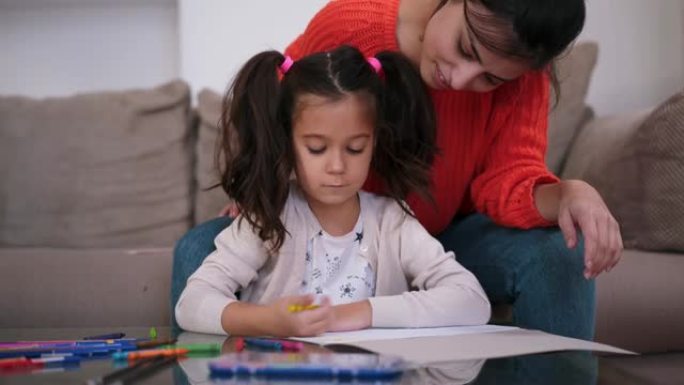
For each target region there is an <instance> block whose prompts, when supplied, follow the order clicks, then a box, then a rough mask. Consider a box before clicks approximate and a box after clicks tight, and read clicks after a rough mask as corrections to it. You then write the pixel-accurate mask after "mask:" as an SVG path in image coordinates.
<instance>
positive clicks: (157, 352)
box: [112, 349, 188, 360]
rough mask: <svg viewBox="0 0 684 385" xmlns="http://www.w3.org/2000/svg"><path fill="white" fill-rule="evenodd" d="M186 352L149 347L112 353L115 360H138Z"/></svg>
mask: <svg viewBox="0 0 684 385" xmlns="http://www.w3.org/2000/svg"><path fill="white" fill-rule="evenodd" d="M186 354H188V349H151V350H140V351H137V352H117V353H114V354H112V358H113V359H115V360H138V359H141V358H156V357H176V356H184V355H186Z"/></svg>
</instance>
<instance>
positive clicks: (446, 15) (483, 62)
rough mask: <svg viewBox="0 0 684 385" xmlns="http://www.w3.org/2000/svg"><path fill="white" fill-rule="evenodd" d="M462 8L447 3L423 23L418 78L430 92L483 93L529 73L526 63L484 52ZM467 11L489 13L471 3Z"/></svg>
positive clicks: (461, 2) (457, 2)
mask: <svg viewBox="0 0 684 385" xmlns="http://www.w3.org/2000/svg"><path fill="white" fill-rule="evenodd" d="M465 7H466V5H465V2H463V1H451V0H450V1H447V3H446V4H445V5H444V6H443V7H442V8H440V9H439V10H438V11H437V12H436V13H435V14H434V15H433V16H432V18H431V19H430V21H428V23H427V26H426V28H425V33H424V35H423V47H422V52H421V57H420V75H421V77H422V78H423V80H424V81H425V82H426V83H427V85H428V86H429V87H430V88H433V89H454V90H466V91H476V92H487V91H491V90H493V89H495V88H496V87H498V86H500V85H501V84H503V83H506V82H508V81H511V80H513V79H516V78H518V77H519V76H520V75H522V74H524V73H525V72H527V71H528V70H530V66H529V65H528V64H527V63H524V62H522V61H520V60H516V59H512V58H507V57H503V56H500V55H497V54H496V53H494V52H492V51H490V50H488V49H486V48H484V47H483V46H482V45H481V44H480V43H479V42H478V41H477V40H476V39H475V36H474V35H473V32H472V31H471V30H470V28H469V27H468V23H466V18H465V13H464V11H465ZM467 7H468V8H469V9H476V10H477V12H478V13H485V14H487V13H489V12H490V11H489V10H487V9H486V8H485V7H484V6H482V5H480V4H478V3H474V2H472V1H469V2H468V4H467ZM501 33H513V32H512V31H510V32H507V31H505V30H502V31H501Z"/></svg>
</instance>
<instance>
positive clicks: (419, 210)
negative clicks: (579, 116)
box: [286, 0, 558, 234]
mask: <svg viewBox="0 0 684 385" xmlns="http://www.w3.org/2000/svg"><path fill="white" fill-rule="evenodd" d="M398 11H399V0H333V1H331V2H330V3H328V4H327V5H326V6H325V7H324V8H323V9H322V10H320V11H319V12H318V14H316V16H315V17H314V18H313V19H312V20H311V22H310V23H309V25H308V27H307V29H306V30H305V32H304V33H303V34H302V35H300V36H299V37H298V38H297V39H296V40H295V41H294V42H293V43H292V44H291V45H290V46H289V47H288V48H287V50H286V52H287V54H289V55H290V56H292V58H293V59H295V60H296V59H298V58H300V57H302V56H305V55H307V54H310V53H313V52H318V51H325V50H330V49H333V48H335V47H337V46H338V45H341V44H350V45H354V46H356V47H357V48H359V49H360V50H361V51H362V52H363V53H364V54H365V55H368V56H372V55H374V54H376V53H377V52H379V51H385V50H391V51H398V50H399V46H398V42H397V37H396V30H397V17H398ZM431 93H432V100H433V102H434V106H435V109H436V114H437V145H438V147H439V148H440V150H441V155H440V156H438V157H437V158H436V159H435V163H434V165H433V167H432V180H433V190H432V193H433V195H434V198H435V201H436V203H437V205H436V206H437V207H436V208H435V207H434V206H433V205H431V204H430V203H427V202H425V201H422V200H420V199H419V198H418V197H417V196H410V197H409V198H408V199H407V201H408V203H409V205H410V206H411V208H412V209H413V211H414V212H415V214H416V216H417V217H418V219H419V221H420V222H421V223H422V224H423V225H424V226H425V227H426V228H427V229H428V231H430V232H431V233H433V234H436V233H439V232H441V231H442V230H444V229H445V228H446V226H447V225H448V224H449V223H450V222H451V221H452V220H453V218H454V217H455V216H456V215H457V214H466V213H470V212H472V211H473V210H477V211H479V212H481V213H484V214H487V215H488V216H490V217H491V218H492V219H493V220H494V221H495V222H497V223H499V224H501V225H505V226H511V227H518V228H530V227H536V226H545V225H550V224H551V223H550V222H548V221H546V220H545V219H544V218H543V217H542V216H541V215H540V214H539V211H538V210H537V208H536V206H535V203H534V199H533V189H534V187H535V186H537V185H539V184H543V183H554V182H557V181H558V178H557V177H556V176H554V175H553V174H551V173H550V172H549V171H548V170H547V168H546V166H545V164H544V154H545V151H546V127H547V118H548V117H547V113H548V100H549V80H548V76H547V75H546V74H544V73H542V72H530V73H528V74H526V75H523V76H522V77H520V78H519V79H517V80H515V81H513V82H510V83H507V84H504V85H502V86H500V87H499V88H497V89H496V90H495V91H492V92H487V93H475V92H467V91H436V90H433V91H432V92H431ZM365 187H366V189H368V190H370V191H373V192H380V193H381V192H382V191H380V190H379V188H380V183H379V182H378V180H377V178H375V177H373V176H371V177H370V178H369V180H368V182H367V183H366V186H365Z"/></svg>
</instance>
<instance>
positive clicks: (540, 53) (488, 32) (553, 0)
mask: <svg viewBox="0 0 684 385" xmlns="http://www.w3.org/2000/svg"><path fill="white" fill-rule="evenodd" d="M448 1H463V3H464V4H463V5H464V8H465V17H466V23H467V24H468V28H470V30H471V31H472V32H473V34H474V35H475V38H476V39H477V40H478V41H479V42H480V44H482V45H483V46H484V47H485V48H487V49H488V50H490V51H492V52H495V53H498V54H500V55H503V56H508V57H514V58H518V59H522V60H525V61H528V62H529V63H530V64H531V66H532V68H534V69H542V68H548V70H549V72H550V75H551V80H552V83H553V86H554V88H555V90H556V92H558V79H557V77H556V75H555V71H554V67H553V65H549V64H553V61H554V59H555V58H557V57H558V56H560V55H561V54H562V53H563V51H565V50H566V49H567V47H568V46H569V45H570V43H572V41H573V40H575V38H577V36H578V35H579V33H580V32H581V31H582V28H583V27H584V21H585V17H586V9H585V4H584V0H442V1H441V2H440V4H439V6H438V8H437V9H439V8H441V7H442V6H443V5H444V4H446V3H447V2H448ZM477 4H479V5H482V6H483V7H484V8H486V9H487V10H488V11H489V12H481V11H479V10H478V7H477V6H475V5H477ZM502 31H503V32H505V31H510V32H511V33H502Z"/></svg>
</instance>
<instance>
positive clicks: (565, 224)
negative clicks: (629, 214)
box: [534, 180, 622, 279]
mask: <svg viewBox="0 0 684 385" xmlns="http://www.w3.org/2000/svg"><path fill="white" fill-rule="evenodd" d="M534 201H535V204H536V206H537V208H538V209H539V213H540V214H541V215H542V216H543V217H544V218H546V219H547V220H549V221H552V222H557V223H558V226H559V227H560V229H561V231H562V232H563V236H564V238H565V243H566V244H567V246H568V247H569V248H574V247H576V246H577V243H578V235H577V230H576V229H575V226H577V227H579V229H580V231H581V232H582V236H583V238H584V261H585V262H584V264H585V269H584V276H585V277H586V278H587V279H589V278H595V277H596V276H598V275H599V274H601V273H602V272H604V271H610V269H612V268H613V267H614V266H615V265H616V264H617V263H618V262H619V260H620V257H621V255H622V236H621V234H620V226H619V225H618V223H617V221H616V220H615V218H613V216H612V215H611V213H610V210H608V207H607V206H606V204H605V203H604V202H603V199H601V196H600V195H599V193H598V192H597V191H596V190H595V189H594V188H593V187H591V186H590V185H589V184H588V183H586V182H583V181H581V180H564V181H561V182H559V183H553V184H546V185H540V186H538V187H537V188H536V189H535V190H534Z"/></svg>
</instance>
